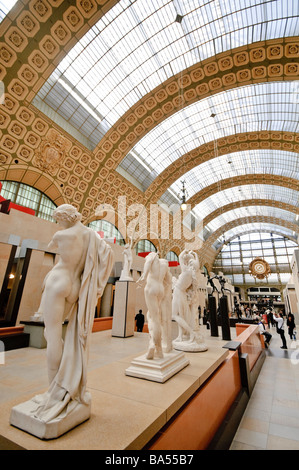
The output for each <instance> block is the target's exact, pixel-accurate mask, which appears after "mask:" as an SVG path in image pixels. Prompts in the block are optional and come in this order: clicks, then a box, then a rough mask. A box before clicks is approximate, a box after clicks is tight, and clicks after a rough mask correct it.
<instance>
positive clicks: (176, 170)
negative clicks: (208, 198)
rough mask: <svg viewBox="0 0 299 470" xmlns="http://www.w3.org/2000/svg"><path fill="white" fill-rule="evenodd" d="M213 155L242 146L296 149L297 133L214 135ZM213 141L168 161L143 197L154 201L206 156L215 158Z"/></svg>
mask: <svg viewBox="0 0 299 470" xmlns="http://www.w3.org/2000/svg"><path fill="white" fill-rule="evenodd" d="M216 145H217V148H218V152H217V157H218V156H219V157H220V156H222V155H229V154H232V153H235V152H240V151H244V150H257V149H262V150H267V149H272V150H286V151H289V152H295V153H298V151H299V134H297V133H295V132H280V131H259V132H247V133H242V134H235V135H231V136H227V137H221V138H220V139H217V141H216ZM214 148H215V142H214V141H212V142H208V143H206V144H204V145H201V146H200V147H198V148H196V149H194V150H191V151H190V152H188V153H186V154H185V155H182V157H180V158H179V159H178V160H176V161H175V162H173V163H172V164H171V165H169V166H168V167H167V168H166V169H165V170H164V171H163V172H162V173H161V174H160V175H159V176H157V178H156V179H155V180H154V181H153V182H152V183H151V185H150V186H149V187H148V188H147V190H146V191H145V195H144V197H145V199H146V200H150V201H151V202H152V201H158V200H159V198H160V197H161V196H162V195H163V194H164V192H165V191H166V189H167V188H169V187H170V186H171V185H172V184H173V183H174V182H175V181H177V180H178V179H179V178H180V177H182V176H183V175H184V173H186V172H187V171H190V170H191V169H192V168H195V167H196V166H198V165H200V164H201V163H204V162H206V161H208V160H211V159H213V158H216V156H215V150H214Z"/></svg>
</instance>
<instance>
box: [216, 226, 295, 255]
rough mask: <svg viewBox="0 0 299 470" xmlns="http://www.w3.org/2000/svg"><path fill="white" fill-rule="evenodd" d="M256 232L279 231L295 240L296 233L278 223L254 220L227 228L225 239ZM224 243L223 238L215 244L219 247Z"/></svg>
mask: <svg viewBox="0 0 299 470" xmlns="http://www.w3.org/2000/svg"><path fill="white" fill-rule="evenodd" d="M254 232H255V233H263V232H269V233H279V234H281V235H284V236H286V237H287V238H290V239H291V240H294V234H293V232H292V231H291V230H289V229H288V228H285V227H278V226H277V225H274V224H270V223H264V222H263V223H260V222H254V223H250V224H246V223H245V224H242V225H240V226H238V227H234V228H232V229H230V230H227V231H226V232H225V240H227V241H228V240H230V239H232V238H235V237H237V236H242V234H246V233H254ZM222 245H223V240H217V241H216V242H215V243H214V245H213V246H214V248H215V249H218V248H220V246H222Z"/></svg>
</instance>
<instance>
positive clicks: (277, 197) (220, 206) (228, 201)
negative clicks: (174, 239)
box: [197, 181, 299, 223]
mask: <svg viewBox="0 0 299 470" xmlns="http://www.w3.org/2000/svg"><path fill="white" fill-rule="evenodd" d="M259 200H263V201H264V204H266V203H267V204H275V205H276V206H277V207H282V206H281V204H283V205H284V204H286V205H290V206H292V207H296V208H298V206H299V192H298V190H295V189H291V188H288V187H287V186H275V185H272V184H270V183H268V182H267V181H265V182H264V184H257V183H252V184H249V185H246V184H244V185H242V186H235V187H231V188H229V189H224V190H222V191H218V192H215V193H214V194H211V196H209V197H207V198H206V199H204V200H203V201H202V202H200V203H199V204H198V206H197V211H198V212H199V213H200V214H201V216H202V218H203V219H204V220H206V223H208V222H209V220H212V218H213V217H212V214H215V213H216V214H219V213H221V212H222V211H224V210H225V207H227V206H228V207H231V206H232V205H236V204H239V205H240V206H242V205H246V204H247V202H246V201H248V202H250V201H259ZM257 203H258V202H257ZM211 217H212V218H211Z"/></svg>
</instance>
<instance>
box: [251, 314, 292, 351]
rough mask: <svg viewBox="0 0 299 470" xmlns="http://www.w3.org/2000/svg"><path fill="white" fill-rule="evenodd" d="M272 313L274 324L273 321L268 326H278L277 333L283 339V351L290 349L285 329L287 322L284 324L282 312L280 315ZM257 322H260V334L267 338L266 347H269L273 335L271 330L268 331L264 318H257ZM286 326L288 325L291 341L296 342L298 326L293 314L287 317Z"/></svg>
mask: <svg viewBox="0 0 299 470" xmlns="http://www.w3.org/2000/svg"><path fill="white" fill-rule="evenodd" d="M271 313H272V315H271V320H273V322H274V323H272V321H271V322H268V324H270V323H271V325H273V324H274V325H275V324H276V331H277V333H278V334H279V335H280V338H281V341H282V346H281V349H288V347H287V341H286V337H285V329H284V328H285V322H284V316H283V312H282V311H280V312H279V313H276V312H275V311H272V312H271ZM257 321H258V325H259V328H260V333H261V334H262V335H263V336H264V338H265V346H266V347H268V346H269V343H270V341H271V339H272V334H271V333H270V331H269V330H267V329H266V326H265V323H266V322H265V320H264V319H263V318H262V317H260V316H259V317H258V318H257ZM286 325H287V328H288V334H289V337H290V340H291V341H296V324H295V319H294V315H293V314H292V313H289V314H288V315H287V319H286Z"/></svg>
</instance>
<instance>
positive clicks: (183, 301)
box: [172, 250, 207, 352]
mask: <svg viewBox="0 0 299 470" xmlns="http://www.w3.org/2000/svg"><path fill="white" fill-rule="evenodd" d="M179 262H180V266H181V274H180V275H179V277H178V279H177V280H176V282H174V283H173V296H172V318H173V319H174V320H175V321H176V322H177V324H178V329H179V333H178V337H177V338H176V339H175V340H174V341H173V347H174V348H175V349H179V350H183V351H194V352H198V351H206V350H207V346H206V345H205V343H204V342H203V338H202V335H201V334H200V328H199V324H198V305H199V274H200V271H199V260H198V256H197V254H196V253H195V252H194V251H192V250H183V251H182V253H181V254H180V255H179Z"/></svg>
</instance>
